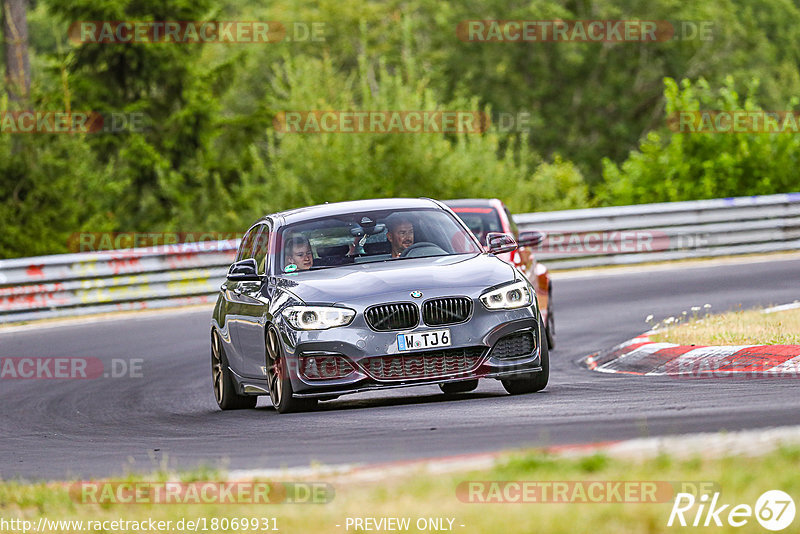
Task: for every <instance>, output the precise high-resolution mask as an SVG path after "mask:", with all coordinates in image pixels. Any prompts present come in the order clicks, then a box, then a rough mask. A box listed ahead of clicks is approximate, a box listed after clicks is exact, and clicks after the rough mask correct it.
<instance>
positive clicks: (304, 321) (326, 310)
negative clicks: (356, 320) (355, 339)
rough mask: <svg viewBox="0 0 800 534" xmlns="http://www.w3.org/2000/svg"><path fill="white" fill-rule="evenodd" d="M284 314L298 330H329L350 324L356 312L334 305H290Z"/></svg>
mask: <svg viewBox="0 0 800 534" xmlns="http://www.w3.org/2000/svg"><path fill="white" fill-rule="evenodd" d="M282 315H283V316H284V318H285V319H286V320H287V321H289V324H290V325H292V327H293V328H296V329H297V330H327V329H328V328H333V327H335V326H345V325H347V324H350V321H352V320H353V317H355V315H356V312H355V311H353V310H351V309H349V308H334V307H333V306H289V307H288V308H286V309H285V310H283V312H282Z"/></svg>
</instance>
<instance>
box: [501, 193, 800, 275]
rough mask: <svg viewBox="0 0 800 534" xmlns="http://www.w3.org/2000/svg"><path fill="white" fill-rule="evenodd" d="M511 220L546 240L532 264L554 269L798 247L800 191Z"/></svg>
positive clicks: (545, 213)
mask: <svg viewBox="0 0 800 534" xmlns="http://www.w3.org/2000/svg"><path fill="white" fill-rule="evenodd" d="M514 220H515V221H516V222H517V224H518V225H519V227H520V229H521V230H532V229H536V230H541V231H544V232H545V233H547V234H548V239H547V240H546V241H545V242H544V243H543V244H542V245H541V246H540V247H539V250H538V251H536V258H537V260H540V261H542V262H544V263H546V264H547V265H548V267H550V268H552V269H570V268H581V267H595V266H602V265H629V264H636V263H643V262H650V261H664V260H675V259H686V258H701V257H714V256H728V255H735V254H750V253H763V252H775V251H782V250H798V249H800V193H788V194H781V195H766V196H754V197H737V198H723V199H714V200H693V201H688V202H665V203H659V204H640V205H635V206H618V207H609V208H592V209H581V210H567V211H555V212H544V213H526V214H520V215H517V216H515V217H514ZM639 242H641V243H639ZM598 243H601V245H598ZM626 243H627V245H628V246H625V245H626ZM637 244H640V245H641V246H637Z"/></svg>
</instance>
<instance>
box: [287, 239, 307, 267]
mask: <svg viewBox="0 0 800 534" xmlns="http://www.w3.org/2000/svg"><path fill="white" fill-rule="evenodd" d="M292 263H293V264H295V265H297V269H298V270H299V271H307V270H308V269H310V268H311V267H312V266H313V265H314V255H313V254H312V253H311V243H309V241H308V239H307V238H306V237H304V236H296V237H293V238H291V239H289V240H288V241H287V242H286V263H285V264H284V265H290V264H292Z"/></svg>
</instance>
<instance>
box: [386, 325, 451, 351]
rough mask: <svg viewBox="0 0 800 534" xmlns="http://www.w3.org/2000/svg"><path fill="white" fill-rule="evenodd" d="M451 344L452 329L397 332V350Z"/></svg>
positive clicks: (431, 347)
mask: <svg viewBox="0 0 800 534" xmlns="http://www.w3.org/2000/svg"><path fill="white" fill-rule="evenodd" d="M449 345H450V330H449V329H444V330H428V331H427V332H414V333H413V334H397V350H399V351H401V352H402V351H404V350H418V349H433V348H436V347H448V346H449Z"/></svg>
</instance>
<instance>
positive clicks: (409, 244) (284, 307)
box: [211, 198, 549, 413]
mask: <svg viewBox="0 0 800 534" xmlns="http://www.w3.org/2000/svg"><path fill="white" fill-rule="evenodd" d="M486 240H487V243H486V248H484V247H483V246H481V243H479V242H478V241H477V239H476V238H475V237H474V235H473V234H472V233H471V232H470V231H469V229H468V228H467V227H466V226H465V225H464V223H463V222H462V221H461V220H460V219H459V218H458V217H457V216H455V214H454V213H453V212H452V211H450V209H449V208H448V207H446V206H445V205H444V204H442V203H441V202H438V201H436V200H432V199H426V198H420V199H404V198H393V199H378V200H359V201H352V202H340V203H332V204H323V205H319V206H311V207H307V208H300V209H294V210H289V211H284V212H280V213H275V214H272V215H267V216H265V217H263V218H261V219H260V220H259V221H257V222H256V223H255V224H254V225H253V226H252V227H251V228H250V229H249V230H248V231H247V232H246V233H245V235H244V237H243V238H242V241H241V244H240V246H239V249H238V252H237V255H236V259H235V262H234V263H233V264H232V265H231V266H230V269H229V270H228V274H227V280H226V282H225V283H224V284H223V286H222V287H221V288H220V294H219V297H218V299H217V303H216V306H215V308H214V314H213V317H212V320H211V371H212V380H213V386H214V395H215V397H216V401H217V404H218V405H219V407H220V408H221V409H223V410H231V409H241V408H253V407H255V405H256V402H257V399H258V396H260V395H269V397H270V399H271V401H272V404H273V405H274V406H275V409H276V410H277V411H278V412H279V413H287V412H293V411H302V410H309V409H313V408H314V407H315V406H316V405H317V402H318V401H320V400H330V399H334V398H336V397H338V396H340V395H343V394H346V393H356V392H360V391H366V390H374V389H386V388H398V387H409V386H417V385H421V384H438V385H439V387H440V388H441V390H442V391H443V393H445V394H456V393H463V392H468V391H472V390H474V389H475V388H476V387H477V386H478V380H479V379H481V378H493V379H497V380H500V381H501V382H502V384H503V387H504V388H505V389H506V391H508V392H509V393H511V394H519V393H532V392H535V391H539V390H541V389H543V388H544V387H545V386H546V385H547V381H548V376H549V354H548V346H547V338H546V336H543V335H542V333H543V331H544V326H543V323H542V318H541V314H540V313H539V308H538V305H537V301H536V292H535V290H534V288H533V287H532V286H531V285H530V283H529V282H528V280H527V278H526V277H525V276H523V275H522V274H521V273H520V272H519V271H517V269H515V268H514V267H513V266H512V265H509V264H508V263H506V262H504V261H502V260H501V259H499V258H498V257H496V255H497V254H503V253H506V252H509V251H511V250H514V249H515V248H516V246H517V244H516V242H515V241H514V238H513V237H511V236H510V235H508V234H504V233H490V234H488V235H487V236H486Z"/></svg>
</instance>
